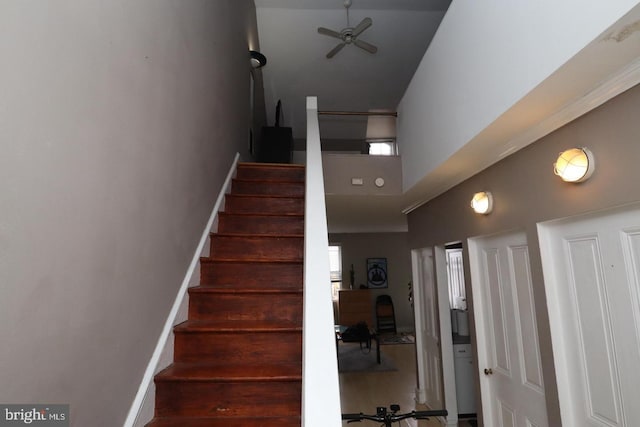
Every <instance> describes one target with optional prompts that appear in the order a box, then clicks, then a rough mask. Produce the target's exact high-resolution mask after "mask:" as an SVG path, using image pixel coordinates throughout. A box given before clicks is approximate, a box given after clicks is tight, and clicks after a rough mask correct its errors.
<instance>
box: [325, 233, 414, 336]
mask: <svg viewBox="0 0 640 427" xmlns="http://www.w3.org/2000/svg"><path fill="white" fill-rule="evenodd" d="M407 238H408V235H407V233H344V234H342V233H340V234H338V233H336V234H330V235H329V242H331V243H332V244H338V243H339V244H341V246H342V287H343V288H344V289H349V270H350V269H351V264H353V269H354V272H355V283H354V287H355V288H356V289H357V288H359V286H360V284H364V285H365V286H366V284H367V258H387V273H388V277H389V280H388V283H389V287H388V288H384V289H375V290H373V291H372V301H371V306H372V309H373V306H374V303H375V298H376V296H378V295H380V294H388V295H391V298H392V299H393V307H394V309H395V315H396V326H397V328H398V330H399V331H413V330H414V329H415V327H414V321H413V309H412V307H411V304H410V303H409V299H408V297H409V289H408V286H407V285H408V283H409V282H410V281H411V251H410V250H409V247H408V245H407V243H408V241H407ZM373 319H374V322H375V317H374V318H373Z"/></svg>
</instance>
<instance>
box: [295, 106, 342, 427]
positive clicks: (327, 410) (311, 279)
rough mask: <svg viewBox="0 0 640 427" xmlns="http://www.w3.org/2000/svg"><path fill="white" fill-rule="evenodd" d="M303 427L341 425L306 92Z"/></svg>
mask: <svg viewBox="0 0 640 427" xmlns="http://www.w3.org/2000/svg"><path fill="white" fill-rule="evenodd" d="M305 173H306V179H305V208H304V215H305V218H304V292H303V297H304V325H303V328H302V334H303V338H302V340H303V344H302V358H303V362H302V426H304V427H324V426H336V427H337V426H341V425H342V421H341V416H340V412H341V407H340V383H339V378H338V360H337V358H336V335H335V331H334V319H333V301H332V299H331V287H330V285H329V284H330V283H331V279H330V277H329V270H330V267H329V238H328V233H327V213H326V212H327V210H326V204H325V192H324V178H323V173H322V155H321V150H320V126H319V124H318V100H317V98H316V97H311V96H309V97H307V166H306V172H305Z"/></svg>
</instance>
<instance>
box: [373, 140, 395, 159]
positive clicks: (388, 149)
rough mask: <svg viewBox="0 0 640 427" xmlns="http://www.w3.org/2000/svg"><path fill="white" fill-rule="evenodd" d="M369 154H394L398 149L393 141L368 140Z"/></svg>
mask: <svg viewBox="0 0 640 427" xmlns="http://www.w3.org/2000/svg"><path fill="white" fill-rule="evenodd" d="M369 154H370V155H373V156H395V155H397V154H398V151H397V148H396V143H395V142H370V143H369Z"/></svg>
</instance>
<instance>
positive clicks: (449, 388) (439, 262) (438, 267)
mask: <svg viewBox="0 0 640 427" xmlns="http://www.w3.org/2000/svg"><path fill="white" fill-rule="evenodd" d="M433 256H434V269H435V281H436V283H435V286H436V289H437V291H436V295H437V298H438V314H439V317H440V318H439V320H440V352H441V357H442V359H441V360H442V383H443V387H444V406H445V408H447V410H448V411H449V415H448V416H447V418H446V425H448V426H457V425H458V400H457V399H458V398H457V396H458V395H457V393H458V391H457V390H456V372H455V359H454V357H455V356H454V353H453V332H452V329H451V308H450V307H449V272H448V270H447V253H446V249H445V247H444V246H436V247H435V250H434V253H433Z"/></svg>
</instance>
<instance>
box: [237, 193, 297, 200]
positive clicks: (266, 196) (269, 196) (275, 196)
mask: <svg viewBox="0 0 640 427" xmlns="http://www.w3.org/2000/svg"><path fill="white" fill-rule="evenodd" d="M226 197H237V198H239V199H296V200H301V199H304V196H284V195H281V194H234V193H230V194H227V195H226Z"/></svg>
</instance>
